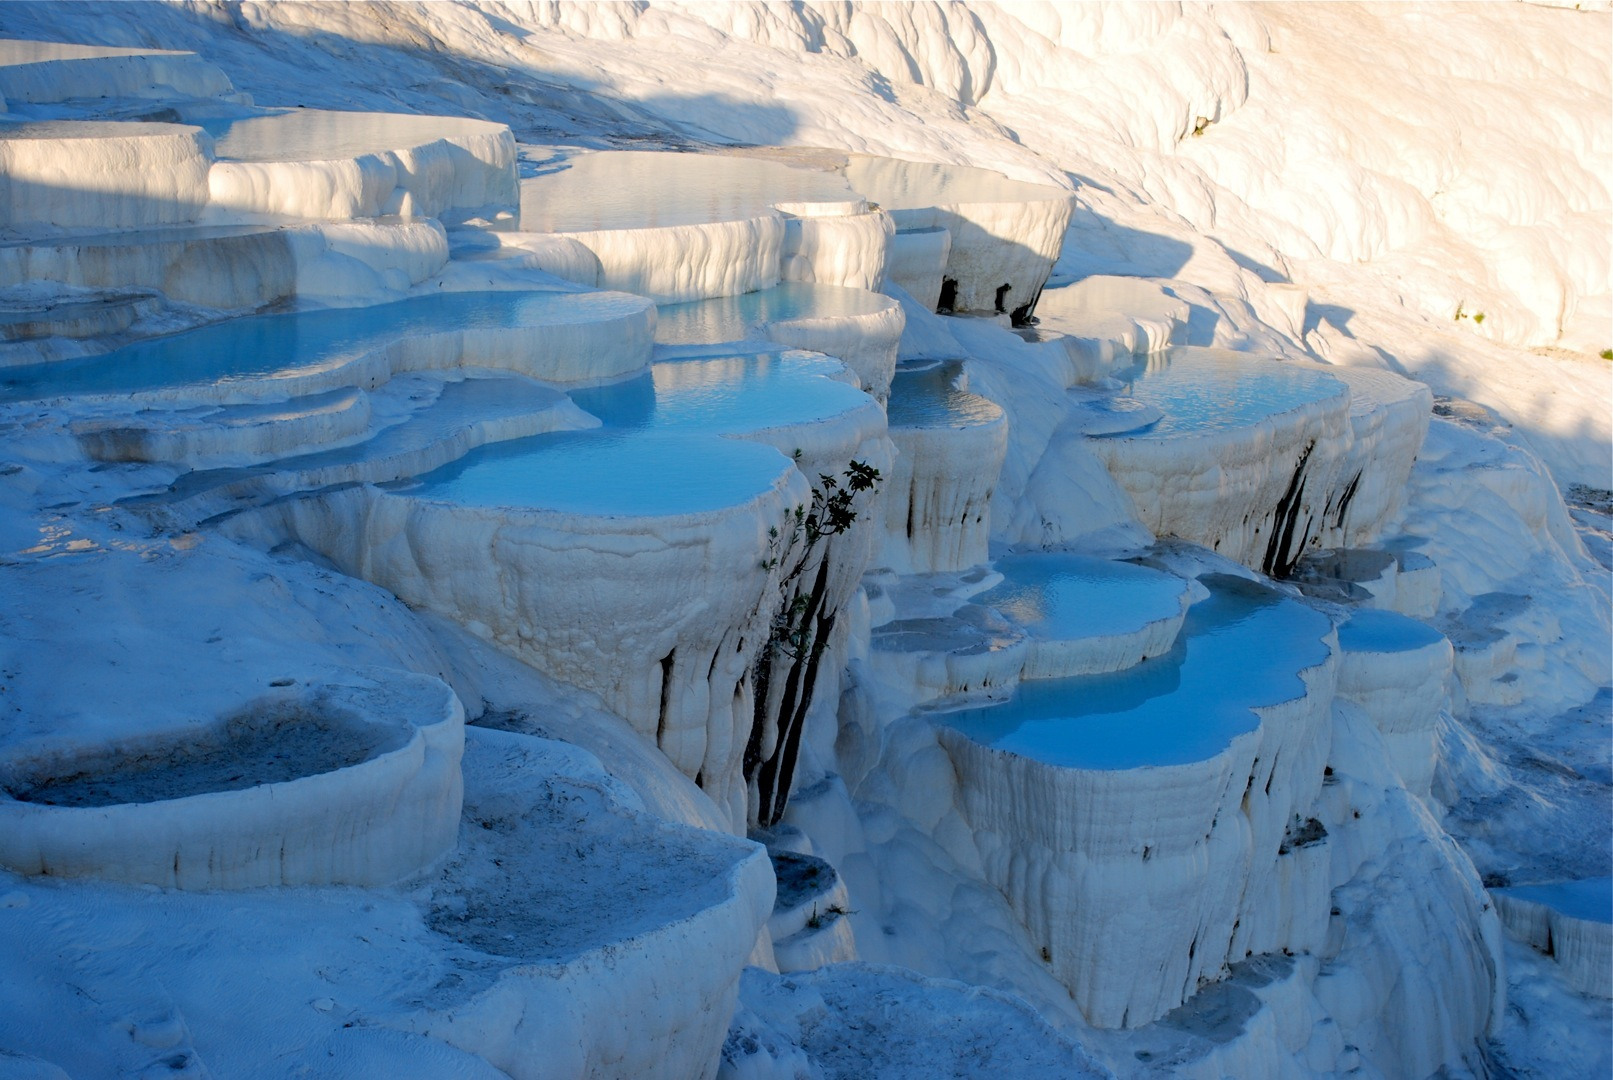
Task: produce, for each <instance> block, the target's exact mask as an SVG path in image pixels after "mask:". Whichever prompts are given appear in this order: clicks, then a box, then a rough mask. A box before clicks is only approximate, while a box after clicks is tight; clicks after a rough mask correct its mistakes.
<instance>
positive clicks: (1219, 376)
mask: <svg viewBox="0 0 1613 1080" xmlns="http://www.w3.org/2000/svg"><path fill="white" fill-rule="evenodd" d="M1127 393H1129V394H1130V395H1131V396H1132V397H1133V398H1135V399H1136V400H1138V401H1140V402H1142V403H1144V404H1145V405H1152V406H1154V407H1155V408H1157V409H1158V410H1159V411H1160V412H1162V413H1164V416H1163V417H1162V418H1161V419H1160V420H1159V421H1157V422H1156V423H1154V424H1153V425H1151V426H1149V427H1146V428H1143V429H1141V430H1138V431H1129V432H1124V433H1117V434H1115V435H1112V436H1103V437H1109V438H1123V437H1128V436H1130V437H1136V438H1158V437H1161V436H1169V435H1191V434H1197V433H1199V432H1205V431H1224V430H1228V429H1231V428H1240V427H1249V426H1250V425H1252V424H1257V423H1259V422H1260V421H1262V420H1264V419H1266V418H1267V417H1269V416H1277V415H1280V414H1282V413H1285V412H1291V411H1293V410H1294V409H1298V408H1301V407H1303V406H1305V405H1310V404H1313V403H1315V402H1320V401H1326V400H1328V399H1330V398H1335V397H1342V396H1344V395H1346V394H1348V393H1349V390H1348V388H1347V387H1345V385H1344V384H1343V383H1342V382H1340V381H1339V380H1337V379H1335V378H1333V377H1332V376H1331V375H1328V374H1326V373H1325V372H1320V371H1314V370H1312V369H1309V368H1304V367H1299V366H1297V365H1293V364H1285V363H1282V362H1280V361H1276V360H1266V359H1262V358H1260V357H1258V356H1251V355H1248V354H1246V353H1234V352H1227V351H1225V350H1222V349H1196V348H1181V349H1173V350H1171V351H1170V352H1169V353H1164V354H1161V355H1158V356H1154V357H1150V358H1149V360H1148V363H1147V366H1146V367H1145V368H1144V370H1143V371H1141V372H1140V373H1139V374H1138V375H1137V376H1136V377H1135V379H1134V381H1133V382H1132V384H1131V385H1130V386H1129V387H1128V388H1127Z"/></svg>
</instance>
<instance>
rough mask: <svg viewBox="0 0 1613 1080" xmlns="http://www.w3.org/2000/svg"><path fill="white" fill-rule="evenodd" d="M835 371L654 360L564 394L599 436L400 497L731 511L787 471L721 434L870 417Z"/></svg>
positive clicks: (476, 460) (528, 445)
mask: <svg viewBox="0 0 1613 1080" xmlns="http://www.w3.org/2000/svg"><path fill="white" fill-rule="evenodd" d="M838 369H839V363H838V361H834V360H830V359H828V358H827V357H816V356H803V357H799V358H797V357H791V358H789V359H784V358H782V357H780V356H779V355H778V354H777V353H761V354H757V355H754V356H724V357H702V358H696V359H690V360H666V361H662V362H660V363H657V364H655V365H654V366H653V367H652V369H651V370H650V372H649V373H647V374H645V375H642V376H640V377H638V378H635V379H629V380H626V381H624V382H619V383H613V384H611V385H608V386H599V387H590V388H587V389H580V390H574V391H572V393H571V397H572V400H573V401H575V402H576V403H577V404H578V405H579V406H580V407H581V408H583V409H585V410H587V411H588V412H590V413H592V414H594V415H595V416H597V417H599V419H600V420H601V421H602V422H603V423H604V425H605V426H604V427H603V428H602V429H598V430H594V431H587V432H566V433H558V434H550V435H538V436H534V437H532V438H527V439H517V440H514V441H511V442H506V443H499V444H496V445H493V446H487V447H483V448H481V449H478V450H474V451H472V452H471V453H470V454H468V455H467V456H466V457H464V458H462V459H461V460H459V461H457V462H454V463H452V464H450V465H447V466H444V467H443V468H441V469H438V470H436V471H435V472H432V473H429V474H427V475H425V476H422V477H420V478H419V480H418V481H417V482H415V483H413V484H411V485H407V486H400V487H399V488H398V489H397V490H401V491H406V492H408V493H409V494H412V495H416V496H420V497H423V498H429V499H437V500H443V501H448V502H458V503H466V504H469V505H474V506H526V507H542V508H545V509H552V510H563V511H569V512H573V513H586V514H604V515H613V516H634V517H654V516H660V515H666V514H680V513H695V512H700V511H707V510H715V509H719V508H721V507H725V506H733V505H735V504H737V503H741V502H744V501H746V500H748V499H750V498H752V497H753V496H755V495H756V494H758V493H760V492H762V491H765V490H767V488H769V487H770V486H771V485H772V484H773V482H774V481H775V480H776V479H777V478H778V476H779V474H780V473H781V472H783V471H784V470H785V469H787V468H789V467H790V465H789V462H788V461H787V460H786V459H785V457H784V456H783V455H782V454H780V453H779V452H778V451H777V450H775V449H773V448H772V447H770V446H765V445H763V444H760V443H751V442H745V441H743V440H739V439H734V438H728V437H726V436H730V435H736V434H744V433H746V432H752V431H760V430H764V429H767V428H773V427H781V426H786V425H790V424H800V423H811V422H813V421H818V420H824V419H828V418H831V417H834V416H839V415H842V414H844V413H847V412H851V411H853V410H856V409H862V408H866V407H867V406H868V404H869V398H868V396H867V395H866V394H864V393H863V392H862V391H860V390H858V389H857V388H856V387H854V386H850V385H848V384H846V383H842V382H836V381H834V380H832V379H828V378H825V377H824V375H823V373H824V372H830V371H836V370H838Z"/></svg>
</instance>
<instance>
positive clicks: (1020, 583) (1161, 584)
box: [974, 554, 1188, 639]
mask: <svg viewBox="0 0 1613 1080" xmlns="http://www.w3.org/2000/svg"><path fill="white" fill-rule="evenodd" d="M992 565H993V568H994V569H996V571H997V572H998V573H1000V574H1002V575H1003V580H1002V581H1001V582H1000V583H999V584H997V585H996V586H994V587H992V588H991V589H989V590H988V591H986V592H984V593H981V594H980V595H979V596H977V597H975V598H974V599H975V602H976V603H979V604H984V605H985V606H987V607H993V608H996V609H997V610H998V611H1000V612H1002V613H1003V614H1004V615H1007V616H1009V617H1010V618H1012V619H1013V620H1014V621H1015V622H1017V623H1019V624H1020V625H1021V626H1023V627H1025V628H1026V629H1028V630H1031V631H1033V632H1034V633H1036V634H1037V635H1038V636H1040V637H1045V638H1052V639H1073V638H1088V637H1100V636H1105V635H1110V634H1123V633H1127V632H1130V631H1133V630H1137V629H1140V628H1141V627H1143V626H1145V625H1147V624H1148V623H1151V622H1155V621H1157V620H1159V619H1167V618H1171V617H1172V616H1175V615H1177V614H1180V613H1181V610H1182V595H1183V593H1184V592H1186V591H1187V587H1188V585H1187V582H1185V581H1183V580H1182V579H1181V578H1179V577H1175V576H1174V575H1171V574H1166V573H1163V572H1162V571H1159V570H1154V569H1151V568H1149V567H1146V566H1137V565H1134V564H1132V563H1124V562H1111V561H1109V560H1107V559H1093V558H1088V557H1087V556H1084V555H1053V554H1048V555H1041V554H1033V555H1008V556H1004V557H1003V558H1000V559H998V560H997V561H996V562H995V563H993V564H992Z"/></svg>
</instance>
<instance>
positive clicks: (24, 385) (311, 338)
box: [0, 292, 638, 401]
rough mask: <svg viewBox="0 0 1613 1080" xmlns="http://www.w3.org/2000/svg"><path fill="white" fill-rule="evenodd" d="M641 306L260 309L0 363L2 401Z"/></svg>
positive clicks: (615, 298)
mask: <svg viewBox="0 0 1613 1080" xmlns="http://www.w3.org/2000/svg"><path fill="white" fill-rule="evenodd" d="M637 303H638V301H636V300H633V299H631V298H628V297H624V296H620V295H611V294H604V293H550V292H467V293H436V294H433V295H430V296H419V297H411V298H410V299H407V300H399V301H397V302H395V303H391V304H378V305H375V306H373V307H358V308H336V309H329V310H323V311H297V312H286V313H283V314H278V315H256V316H251V317H249V318H244V319H230V320H228V321H226V322H221V323H215V324H213V325H212V326H204V327H201V328H199V329H196V330H190V331H187V332H185V333H182V334H173V335H170V336H168V337H161V338H153V339H151V340H149V341H142V342H138V343H136V344H134V345H128V346H125V347H124V348H122V349H118V350H116V351H114V352H110V353H107V354H105V355H102V356H92V357H84V358H82V359H78V360H61V361H56V362H53V363H46V364H29V365H24V366H20V367H11V368H0V401H18V400H27V399H31V398H42V397H55V396H58V395H71V394H118V393H136V392H139V391H143V390H155V389H160V388H163V387H172V386H183V385H186V384H191V383H230V382H239V381H246V380H257V379H266V378H267V379H272V378H283V377H286V376H290V375H297V374H305V373H313V372H318V371H322V370H327V369H329V368H333V367H338V366H340V365H341V364H342V363H344V362H346V361H349V360H351V359H353V358H354V357H357V356H359V355H361V354H363V353H365V352H368V351H369V350H371V349H374V348H376V347H377V346H379V345H381V344H384V343H385V342H387V341H390V340H392V339H393V338H396V337H400V336H407V335H414V334H430V333H436V332H441V331H445V330H454V329H472V328H479V327H518V326H541V325H545V324H553V323H557V322H561V323H572V322H577V321H580V320H581V319H585V318H589V317H596V318H599V317H606V316H608V315H609V314H610V313H611V312H613V311H622V312H625V311H627V310H629V309H631V308H632V307H633V306H634V305H636V304H637Z"/></svg>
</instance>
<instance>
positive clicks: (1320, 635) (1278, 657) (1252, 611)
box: [936, 575, 1331, 770]
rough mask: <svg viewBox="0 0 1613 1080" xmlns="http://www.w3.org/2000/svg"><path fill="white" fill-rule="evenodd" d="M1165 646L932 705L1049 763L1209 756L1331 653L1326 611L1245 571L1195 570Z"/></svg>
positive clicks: (1170, 761) (1136, 762) (986, 738)
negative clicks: (988, 700) (1197, 575)
mask: <svg viewBox="0 0 1613 1080" xmlns="http://www.w3.org/2000/svg"><path fill="white" fill-rule="evenodd" d="M1201 581H1202V583H1203V584H1204V585H1206V586H1207V587H1208V588H1209V590H1210V596H1209V598H1208V599H1205V600H1201V601H1200V602H1198V603H1197V604H1194V605H1193V606H1192V607H1191V608H1189V609H1188V613H1187V618H1186V619H1185V620H1184V622H1183V624H1182V632H1181V634H1180V635H1179V636H1178V637H1177V640H1176V645H1175V647H1174V648H1172V649H1171V651H1170V652H1168V653H1166V654H1165V655H1163V656H1158V657H1154V658H1153V659H1150V660H1146V661H1144V662H1143V663H1141V664H1138V665H1137V666H1136V667H1133V668H1129V669H1127V670H1125V671H1122V672H1116V673H1114V674H1108V675H1083V676H1077V677H1074V678H1067V679H1046V680H1037V681H1033V682H1027V683H1022V684H1020V686H1019V688H1018V690H1017V691H1016V692H1015V694H1014V696H1013V697H1012V698H1011V699H1009V700H1008V701H1007V702H1004V703H1002V704H1000V705H994V706H989V707H985V708H977V709H968V710H963V711H960V712H955V713H949V714H945V715H942V716H939V717H937V718H936V719H937V721H938V722H940V723H944V724H947V725H949V726H951V727H954V728H956V729H957V730H958V731H960V732H962V733H963V734H965V735H967V736H968V737H970V738H971V739H974V740H975V741H977V742H980V743H983V744H985V745H987V746H991V747H993V748H995V749H998V750H1005V751H1008V752H1010V753H1014V754H1019V755H1021V756H1023V757H1028V758H1031V759H1033V760H1036V761H1040V762H1043V763H1045V764H1048V765H1055V766H1060V767H1063V768H1071V769H1091V770H1119V769H1137V768H1144V767H1148V766H1166V765H1185V764H1189V763H1192V762H1196V761H1203V760H1205V759H1206V758H1209V757H1213V756H1214V755H1215V754H1217V753H1219V752H1220V751H1221V750H1223V749H1225V748H1226V746H1227V744H1228V743H1229V742H1230V741H1231V740H1232V739H1233V738H1235V737H1237V736H1239V735H1242V734H1244V733H1246V732H1249V731H1253V730H1254V729H1255V728H1256V726H1257V725H1258V723H1259V721H1258V718H1257V717H1256V715H1255V714H1254V712H1252V711H1251V710H1252V709H1253V708H1254V707H1257V706H1266V705H1275V704H1278V703H1279V702H1283V701H1288V700H1292V699H1294V698H1296V697H1298V696H1300V695H1302V694H1304V693H1305V692H1306V690H1305V684H1304V681H1303V680H1302V679H1301V678H1300V673H1301V672H1302V671H1304V670H1305V669H1307V668H1310V667H1314V666H1315V665H1317V664H1320V663H1322V662H1323V661H1325V660H1326V659H1327V657H1328V646H1327V644H1326V642H1325V640H1324V639H1325V638H1326V636H1327V633H1328V630H1329V629H1330V627H1331V623H1330V622H1329V620H1328V618H1327V616H1325V615H1322V614H1321V613H1320V612H1317V611H1314V610H1312V609H1311V608H1308V607H1306V606H1305V605H1303V604H1300V603H1298V602H1296V601H1294V600H1291V599H1288V598H1287V597H1284V596H1283V595H1281V594H1280V593H1278V592H1275V591H1274V590H1272V589H1269V588H1266V587H1264V586H1261V585H1258V584H1256V583H1254V582H1252V581H1247V580H1245V579H1243V578H1235V577H1230V576H1224V575H1208V576H1206V577H1204V578H1202V579H1201Z"/></svg>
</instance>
